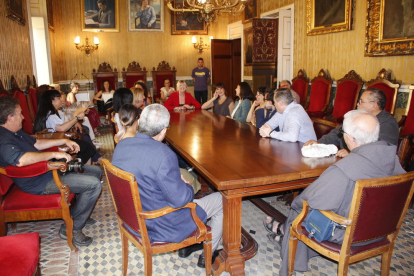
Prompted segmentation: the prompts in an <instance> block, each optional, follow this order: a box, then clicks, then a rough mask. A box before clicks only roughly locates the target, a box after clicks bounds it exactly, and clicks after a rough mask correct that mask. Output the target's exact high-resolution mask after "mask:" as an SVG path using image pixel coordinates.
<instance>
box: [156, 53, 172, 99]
mask: <svg viewBox="0 0 414 276" xmlns="http://www.w3.org/2000/svg"><path fill="white" fill-rule="evenodd" d="M176 74H177V70H175V67H174V66H173V67H172V69H171V67H170V64H169V63H168V62H166V61H164V60H163V61H162V62H160V63H159V64H158V67H157V70H155V67H153V68H152V93H153V95H154V101H157V100H158V99H160V98H161V91H160V89H161V88H162V87H164V80H165V79H166V78H168V79H169V80H170V83H171V87H175V84H176Z"/></svg>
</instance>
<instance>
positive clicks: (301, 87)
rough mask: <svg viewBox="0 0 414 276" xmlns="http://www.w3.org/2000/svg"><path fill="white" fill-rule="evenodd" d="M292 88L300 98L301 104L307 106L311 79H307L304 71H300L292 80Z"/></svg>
mask: <svg viewBox="0 0 414 276" xmlns="http://www.w3.org/2000/svg"><path fill="white" fill-rule="evenodd" d="M292 88H293V90H295V92H296V93H298V95H299V97H300V104H301V105H302V106H306V102H307V101H308V92H309V78H307V77H306V73H305V71H304V70H302V69H300V70H299V71H298V75H297V76H296V77H295V78H294V79H292Z"/></svg>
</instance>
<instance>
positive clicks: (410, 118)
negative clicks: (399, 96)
mask: <svg viewBox="0 0 414 276" xmlns="http://www.w3.org/2000/svg"><path fill="white" fill-rule="evenodd" d="M408 88H409V89H410V92H409V95H408V102H407V107H406V109H405V115H403V116H402V118H401V120H400V121H399V122H398V125H399V126H400V127H401V130H400V135H402V136H407V135H409V134H414V97H413V93H414V85H410V86H409V87H408Z"/></svg>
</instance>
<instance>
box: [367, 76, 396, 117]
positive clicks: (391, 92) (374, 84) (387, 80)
mask: <svg viewBox="0 0 414 276" xmlns="http://www.w3.org/2000/svg"><path fill="white" fill-rule="evenodd" d="M365 87H366V88H365V90H367V89H368V88H379V89H381V90H382V91H383V92H384V93H385V95H386V96H387V103H386V105H385V111H388V112H389V113H390V114H391V115H394V112H395V106H396V104H397V93H398V88H399V87H400V85H399V84H398V83H396V81H395V80H393V79H391V72H390V71H387V70H385V69H384V68H383V69H381V71H379V73H378V75H377V77H376V78H375V79H372V80H370V81H369V82H367V83H366V84H365Z"/></svg>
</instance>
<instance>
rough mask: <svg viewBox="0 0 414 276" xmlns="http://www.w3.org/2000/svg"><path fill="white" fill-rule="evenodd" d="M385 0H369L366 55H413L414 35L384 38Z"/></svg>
mask: <svg viewBox="0 0 414 276" xmlns="http://www.w3.org/2000/svg"><path fill="white" fill-rule="evenodd" d="M385 8H386V7H385V0H367V19H366V31H365V56H369V57H374V56H396V55H413V54H414V38H413V37H394V38H387V39H384V14H385Z"/></svg>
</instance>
